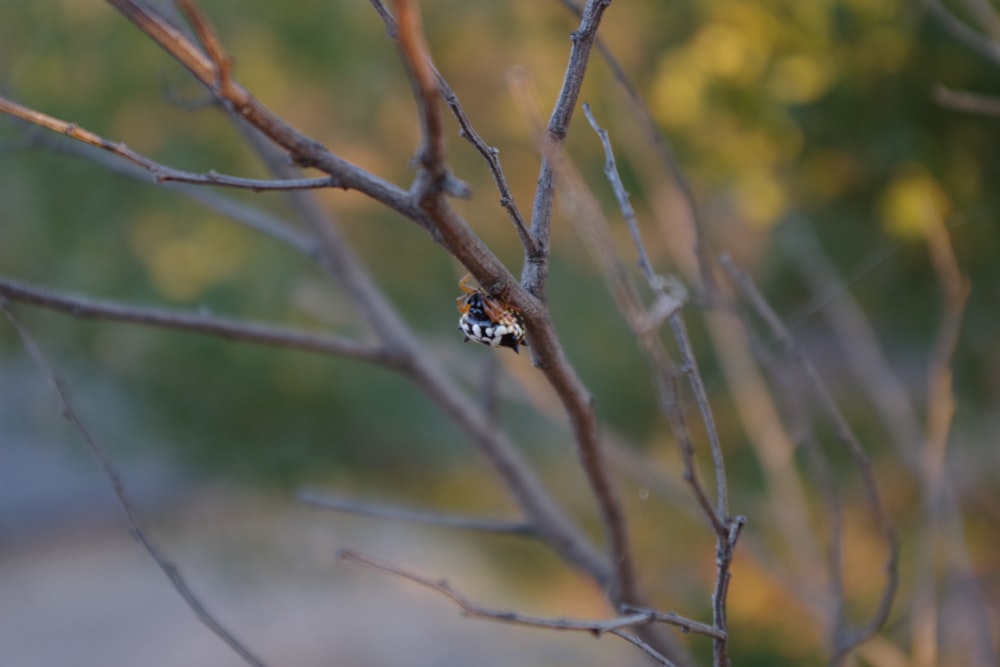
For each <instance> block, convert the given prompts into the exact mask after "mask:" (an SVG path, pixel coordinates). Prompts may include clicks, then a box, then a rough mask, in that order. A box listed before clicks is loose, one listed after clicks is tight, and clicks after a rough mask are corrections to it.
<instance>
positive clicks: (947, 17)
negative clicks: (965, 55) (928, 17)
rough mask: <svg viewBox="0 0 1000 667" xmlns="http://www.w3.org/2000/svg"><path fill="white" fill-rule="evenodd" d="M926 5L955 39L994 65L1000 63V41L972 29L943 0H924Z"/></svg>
mask: <svg viewBox="0 0 1000 667" xmlns="http://www.w3.org/2000/svg"><path fill="white" fill-rule="evenodd" d="M924 6H925V7H926V8H927V9H928V10H929V11H930V13H931V14H932V15H933V16H934V17H935V18H936V19H937V20H938V23H939V24H940V25H941V27H943V28H944V29H945V30H946V31H947V32H948V33H949V34H950V35H951V36H952V37H953V38H955V40H957V41H958V42H960V43H961V44H962V45H964V46H965V47H967V48H968V49H970V50H971V51H974V52H976V53H978V54H979V55H981V56H983V57H984V58H986V59H987V60H988V61H990V62H991V63H993V64H994V65H1000V42H995V41H993V40H992V39H990V38H988V37H986V36H984V35H983V34H982V33H979V32H977V31H976V30H974V29H972V28H971V27H970V26H969V25H968V24H967V23H965V22H964V21H962V19H960V18H958V17H957V16H956V15H955V14H954V13H952V11H951V10H950V9H948V8H947V7H946V6H945V5H944V3H943V2H941V0H924Z"/></svg>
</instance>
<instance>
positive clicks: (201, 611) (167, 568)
mask: <svg viewBox="0 0 1000 667" xmlns="http://www.w3.org/2000/svg"><path fill="white" fill-rule="evenodd" d="M0 309H2V310H3V312H4V315H6V316H7V319H8V320H9V321H10V323H11V324H12V325H13V327H14V328H15V329H16V330H17V333H18V334H19V335H20V336H21V340H22V341H23V343H24V347H25V349H26V350H27V352H28V356H29V357H31V359H32V361H34V363H35V365H36V366H37V367H38V370H39V371H41V373H42V374H43V375H44V376H45V378H46V380H48V381H49V383H50V384H51V385H52V387H53V388H54V389H55V391H56V395H57V396H58V399H59V403H60V406H61V408H62V414H63V417H64V418H65V419H66V421H68V422H69V423H70V425H72V426H73V428H74V429H75V430H76V432H77V433H78V434H79V435H80V436H81V437H82V438H83V440H84V442H86V444H87V448H88V449H89V450H90V453H91V454H92V455H93V457H94V459H95V460H96V461H97V462H98V464H99V465H100V467H101V472H102V473H103V474H104V477H105V479H107V481H108V484H110V485H111V489H112V491H114V494H115V498H116V499H117V500H118V506H119V507H120V508H121V510H122V513H123V514H124V515H125V519H126V521H127V522H128V524H129V528H130V530H131V532H132V535H133V536H135V538H136V539H137V540H138V541H139V543H140V544H141V545H142V547H143V549H145V550H146V553H147V554H149V557H150V558H152V559H153V561H154V562H155V563H156V565H157V567H159V568H160V570H161V571H162V572H163V574H165V575H166V577H167V579H169V580H170V583H171V585H172V586H173V587H174V590H176V591H177V593H178V594H179V595H180V596H181V598H183V600H184V602H185V603H186V604H187V606H188V607H189V608H190V609H191V611H192V612H194V614H195V616H197V618H198V620H199V621H201V622H202V623H203V624H204V625H205V626H206V627H207V628H208V629H209V630H211V631H212V632H213V633H215V635H216V636H217V637H219V638H220V639H221V640H222V641H224V642H225V643H226V644H227V645H228V646H229V647H230V648H231V649H232V650H233V651H234V652H235V653H236V654H237V655H239V656H240V657H241V658H243V660H244V661H245V662H246V663H247V664H250V665H254V667H264V662H263V661H261V660H260V659H259V658H258V657H257V656H255V655H254V654H253V653H252V652H251V651H250V649H248V648H247V647H246V646H244V644H243V643H242V642H241V641H240V640H238V639H237V638H236V637H235V636H234V635H233V634H232V633H231V632H230V631H229V630H227V629H226V627H225V626H223V625H222V623H221V622H220V621H219V620H218V619H217V618H216V617H215V615H214V614H212V613H211V612H210V611H209V610H208V608H207V607H205V605H204V604H203V603H202V601H201V599H200V598H199V597H198V595H197V594H196V593H195V592H194V591H193V590H192V589H191V587H190V586H188V583H187V580H186V579H185V578H184V576H183V575H182V574H181V571H180V570H179V569H178V568H177V566H176V565H174V564H173V563H172V562H170V561H169V560H167V558H166V556H164V555H163V554H162V553H161V552H160V549H159V547H157V545H156V544H155V543H154V542H153V541H152V539H151V538H150V537H149V536H148V535H147V534H146V532H145V531H144V530H143V527H142V524H141V523H140V521H139V515H138V513H137V512H136V510H135V505H134V504H133V503H132V499H131V498H130V497H129V494H128V491H127V490H126V487H125V483H124V482H123V481H122V477H121V475H120V474H119V473H118V470H117V469H116V468H115V466H114V464H113V463H112V462H111V459H110V458H108V456H107V454H106V453H105V451H104V448H103V447H102V445H101V444H100V442H98V441H97V439H96V438H95V437H94V436H93V435H92V434H91V433H90V431H89V430H88V429H87V427H86V426H85V425H84V423H83V420H82V419H81V418H80V415H79V414H78V413H77V412H76V410H75V409H74V407H73V404H72V402H71V401H70V398H69V392H68V391H67V389H66V385H65V383H64V382H63V380H62V378H60V377H59V376H58V375H56V373H55V371H54V370H53V369H52V365H51V364H50V363H49V361H48V359H47V358H46V357H45V354H44V353H43V352H42V350H41V348H40V347H39V346H38V344H37V343H36V342H35V340H34V339H33V338H32V337H31V335H30V334H29V333H28V330H27V328H26V327H25V326H24V324H23V323H22V322H21V320H20V318H19V317H18V316H17V315H16V314H15V313H14V311H13V309H12V308H11V307H10V306H9V304H8V303H7V301H6V300H5V299H4V298H2V297H0Z"/></svg>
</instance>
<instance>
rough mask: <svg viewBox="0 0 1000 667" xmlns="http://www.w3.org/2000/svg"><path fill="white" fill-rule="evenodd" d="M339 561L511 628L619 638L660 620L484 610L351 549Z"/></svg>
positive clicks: (646, 615) (439, 584) (441, 585)
mask: <svg viewBox="0 0 1000 667" xmlns="http://www.w3.org/2000/svg"><path fill="white" fill-rule="evenodd" d="M337 558H338V559H340V560H346V561H350V562H352V563H357V564H359V565H364V566H366V567H370V568H372V569H374V570H378V571H379V572H384V573H386V574H391V575H394V576H397V577H402V578H403V579H407V580H409V581H412V582H413V583H416V584H419V585H421V586H423V587H425V588H429V589H431V590H433V591H436V592H438V593H440V594H441V595H443V596H445V597H446V598H448V599H449V600H451V601H452V602H454V603H455V604H456V605H458V606H459V608H461V610H462V615H463V616H466V617H469V618H479V619H484V620H489V621H498V622H501V623H510V624H512V625H525V626H528V627H533V628H543V629H547V630H565V631H570V632H587V633H589V634H592V635H594V636H597V637H600V636H601V635H602V634H605V633H611V634H615V635H617V636H621V635H618V631H620V630H621V629H622V628H628V627H634V626H638V625H648V624H649V623H652V622H654V621H655V620H657V618H656V614H655V613H654V612H652V611H637V612H633V613H630V614H627V615H625V616H620V617H618V618H612V619H608V620H603V621H599V620H594V621H591V620H584V619H575V618H550V617H544V616H530V615H528V614H522V613H520V612H516V611H505V610H499V609H491V608H489V607H483V606H480V605H477V604H475V603H474V602H472V601H471V600H469V598H467V597H465V596H464V595H462V594H461V593H459V592H458V591H456V590H455V589H454V588H453V587H452V586H451V584H449V583H448V582H447V581H445V580H443V579H438V580H434V579H430V578H428V577H424V576H421V575H419V574H415V573H413V572H410V571H408V570H404V569H403V568H401V567H399V566H397V565H392V564H390V563H387V562H385V561H383V560H379V559H376V558H373V557H372V556H367V555H365V554H361V553H358V552H357V551H352V550H349V549H343V550H341V551H338V552H337ZM623 639H626V641H629V642H630V643H632V644H635V643H636V641H634V640H635V639H637V638H633V639H629V638H626V637H623ZM643 650H644V651H646V653H647V654H649V655H650V656H652V657H654V658H655V659H656V660H657V661H658V662H659V663H660V664H661V665H667V666H671V665H673V663H672V662H670V660H668V659H667V658H665V657H664V656H662V655H660V654H659V653H657V652H656V651H655V650H654V649H653V648H652V647H650V646H648V645H646V646H645V647H644V648H643Z"/></svg>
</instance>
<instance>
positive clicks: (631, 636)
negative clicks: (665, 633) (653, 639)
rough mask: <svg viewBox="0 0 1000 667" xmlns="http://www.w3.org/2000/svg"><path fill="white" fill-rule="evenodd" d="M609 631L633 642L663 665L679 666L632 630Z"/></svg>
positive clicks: (664, 666) (665, 666) (669, 666)
mask: <svg viewBox="0 0 1000 667" xmlns="http://www.w3.org/2000/svg"><path fill="white" fill-rule="evenodd" d="M608 633H609V634H612V635H614V636H615V637H621V638H622V639H624V640H625V641H627V642H628V643H629V644H632V645H633V646H635V647H636V648H638V649H640V650H641V651H642V652H644V653H645V654H646V655H648V656H649V657H650V658H652V659H653V660H655V661H656V662H657V664H660V665H663V667H677V665H676V664H675V663H674V662H672V661H671V660H670V659H668V658H667V657H666V656H665V655H663V654H662V653H660V652H659V651H657V650H656V649H655V648H653V647H652V646H650V645H649V643H648V642H644V641H643V640H642V638H641V637H639V636H638V635H634V634H632V633H631V632H624V631H623V630H608Z"/></svg>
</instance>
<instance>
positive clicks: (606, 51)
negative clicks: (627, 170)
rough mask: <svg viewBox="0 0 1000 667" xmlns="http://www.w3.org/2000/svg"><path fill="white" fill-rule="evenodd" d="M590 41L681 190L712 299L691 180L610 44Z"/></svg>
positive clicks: (565, 0) (572, 6)
mask: <svg viewBox="0 0 1000 667" xmlns="http://www.w3.org/2000/svg"><path fill="white" fill-rule="evenodd" d="M559 2H561V3H562V4H563V6H565V7H567V8H568V9H569V10H570V11H571V12H573V13H574V14H576V15H577V16H582V14H583V10H582V9H581V7H580V5H579V4H578V3H576V2H574V0H559ZM594 45H595V46H596V47H597V51H598V53H600V54H601V57H602V58H603V59H604V62H605V63H606V64H607V66H608V67H609V68H610V69H611V73H612V74H613V75H614V77H615V80H616V81H618V83H619V85H621V87H622V89H623V90H624V91H625V95H626V96H627V97H628V99H629V101H630V102H631V103H632V110H633V112H634V113H635V115H636V117H637V118H638V119H639V123H640V125H641V126H642V130H643V131H644V132H645V134H646V136H647V137H649V138H650V139H651V140H652V144H653V147H654V148H655V149H656V152H657V153H659V156H660V160H661V161H662V162H663V164H665V165H666V167H667V170H668V171H669V172H670V173H671V174H672V175H673V177H674V181H675V182H676V184H677V187H678V189H679V190H680V192H681V196H682V197H683V199H684V202H685V204H687V207H688V211H689V213H690V215H691V223H692V225H693V226H694V233H695V247H694V253H695V257H696V258H697V260H698V272H699V274H700V277H701V285H700V288H701V292H702V294H703V297H704V300H705V301H707V302H708V303H713V301H714V300H715V299H716V296H717V295H716V292H717V290H718V286H717V285H716V279H715V271H714V270H713V268H712V267H713V263H712V256H713V254H714V253H713V251H712V240H711V235H710V234H709V231H708V223H707V221H706V220H705V219H704V217H703V216H702V213H701V207H700V206H699V205H698V200H697V198H696V197H695V195H694V187H693V186H692V185H691V180H690V179H689V178H688V176H687V174H686V173H685V171H684V168H683V167H682V166H681V163H680V160H678V159H677V155H676V154H675V153H674V149H673V146H672V145H671V143H670V140H669V139H668V138H667V137H666V136H665V135H664V134H663V132H662V131H661V130H660V127H659V126H658V125H657V123H656V120H655V119H654V118H653V114H651V113H650V112H649V106H648V105H647V104H646V103H645V101H643V99H642V95H640V94H639V91H638V89H636V87H635V84H633V83H632V80H631V79H630V78H629V76H628V74H626V73H625V68H624V67H622V65H621V63H620V62H618V59H617V58H616V57H615V54H614V52H613V51H612V50H611V47H609V46H608V45H607V44H606V43H605V41H604V40H603V39H601V37H600V35H598V36H597V39H596V40H595V42H594Z"/></svg>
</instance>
